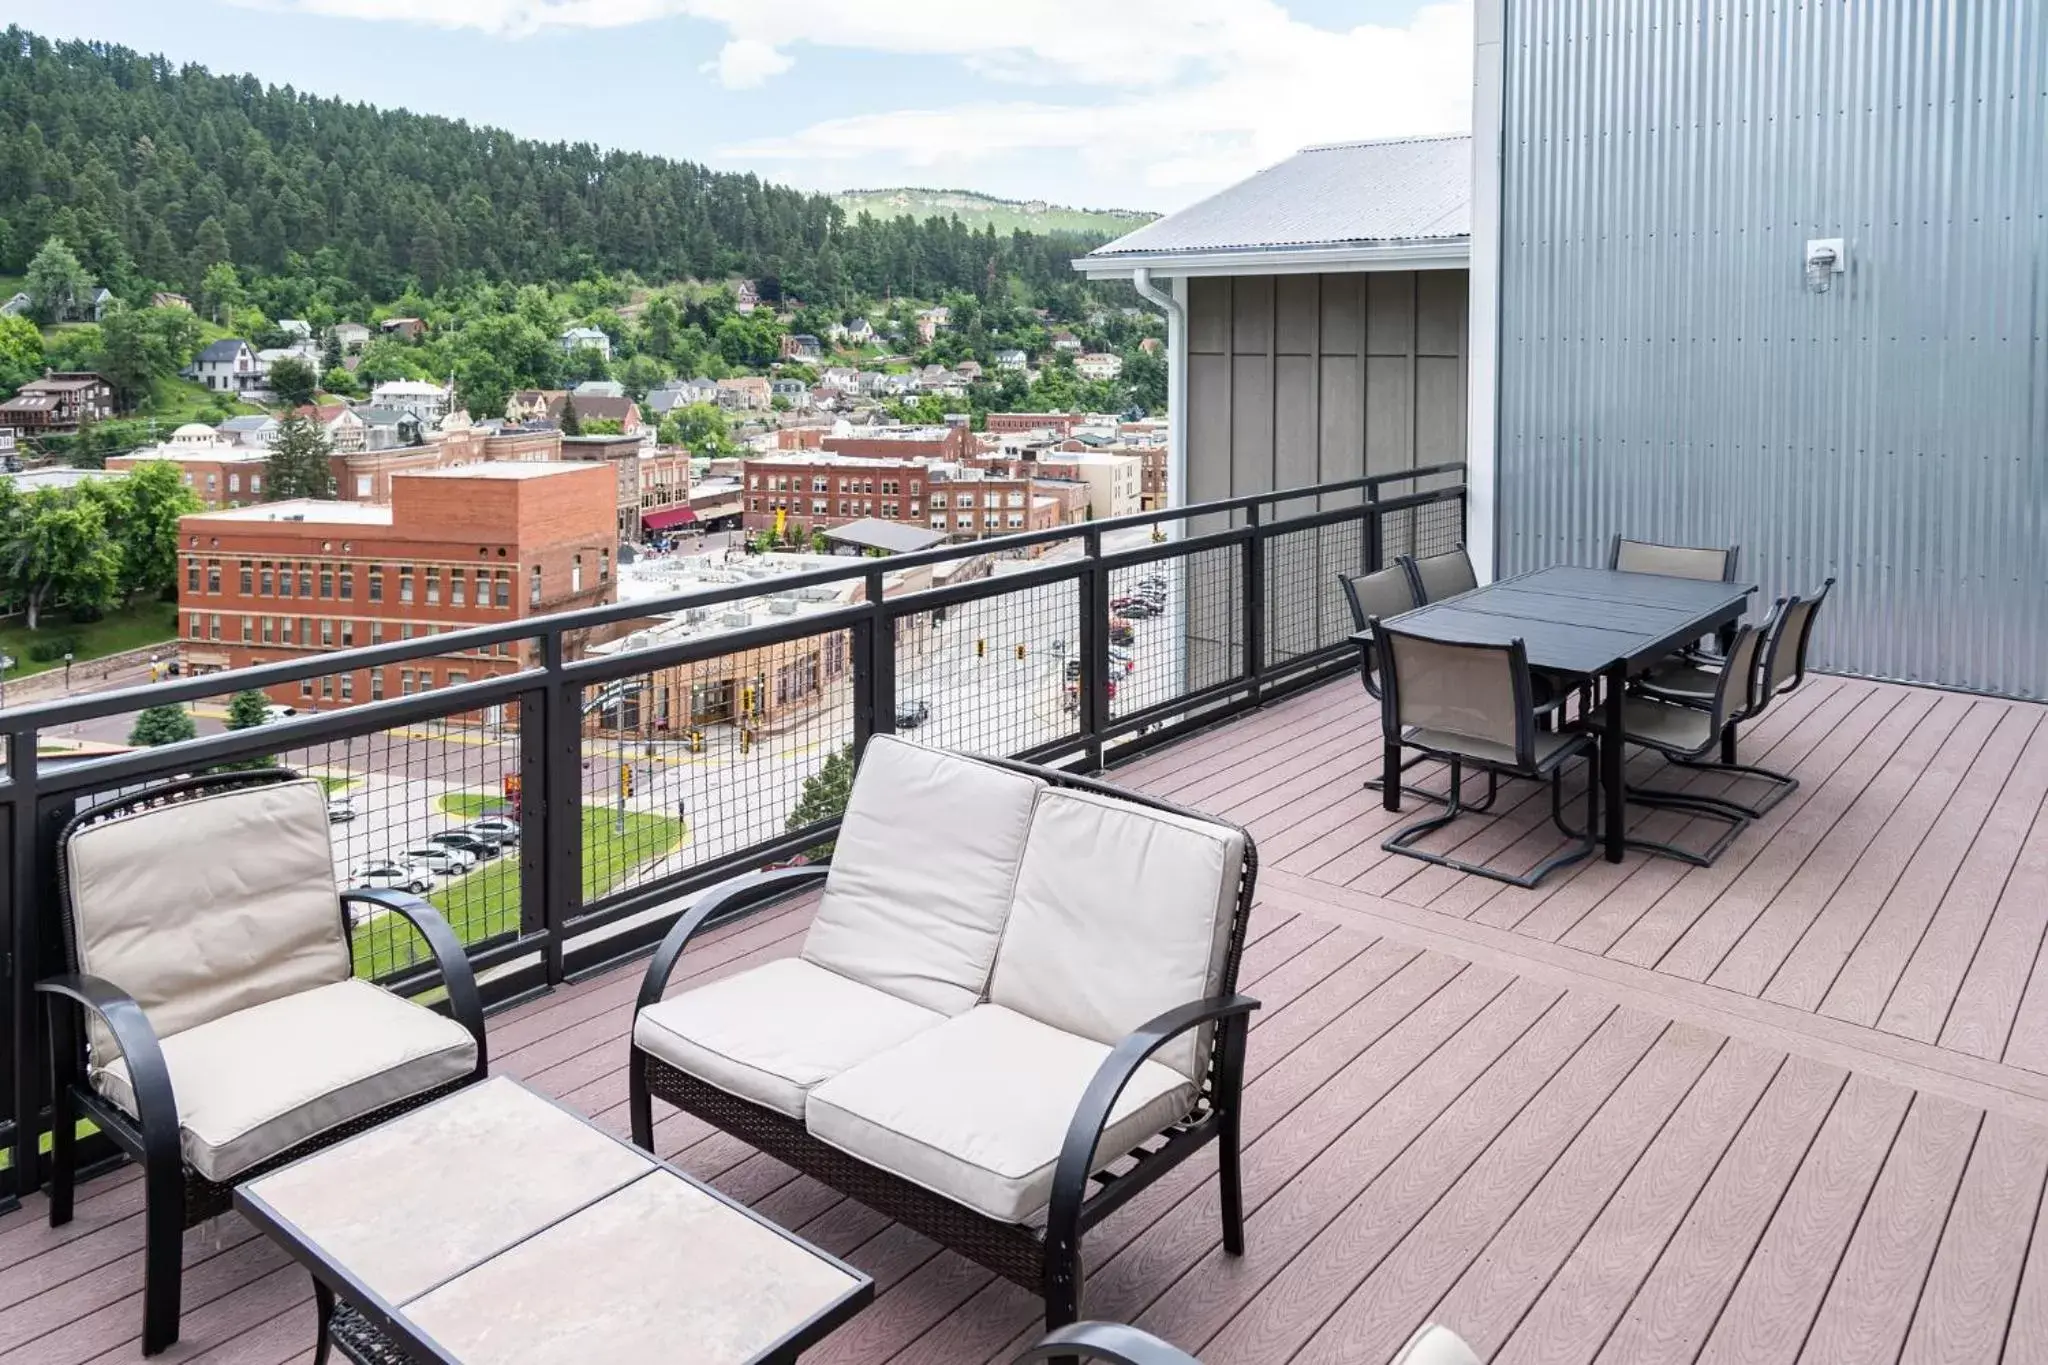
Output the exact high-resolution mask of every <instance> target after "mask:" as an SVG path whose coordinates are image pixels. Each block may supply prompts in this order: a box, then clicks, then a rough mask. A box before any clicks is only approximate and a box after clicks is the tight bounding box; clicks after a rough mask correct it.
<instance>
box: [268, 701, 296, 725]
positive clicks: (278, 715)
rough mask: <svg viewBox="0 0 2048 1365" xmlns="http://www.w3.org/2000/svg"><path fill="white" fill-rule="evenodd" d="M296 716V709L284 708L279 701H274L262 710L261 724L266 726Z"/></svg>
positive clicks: (292, 707)
mask: <svg viewBox="0 0 2048 1365" xmlns="http://www.w3.org/2000/svg"><path fill="white" fill-rule="evenodd" d="M297 714H299V708H298V707H296V706H286V705H285V704H284V703H283V702H281V701H274V702H272V703H270V705H268V706H266V707H264V708H263V723H264V724H265V725H268V724H270V722H272V721H274V720H283V719H284V718H285V717H286V716H296V715H297Z"/></svg>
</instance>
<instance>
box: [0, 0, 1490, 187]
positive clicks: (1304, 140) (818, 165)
mask: <svg viewBox="0 0 2048 1365" xmlns="http://www.w3.org/2000/svg"><path fill="white" fill-rule="evenodd" d="M5 18H6V19H7V20H9V21H11V22H15V23H19V24H21V25H22V26H23V27H25V28H28V29H31V30H33V31H35V32H38V33H41V34H44V35H46V36H48V37H52V38H88V39H97V40H101V41H107V42H115V43H120V44H122V45H124V46H127V47H131V48H135V49H138V50H140V51H143V52H152V53H153V52H161V53H163V54H165V55H166V56H168V57H170V58H171V59H172V60H174V61H180V62H186V61H190V62H198V63H200V64H202V65H204V66H207V67H209V68H211V69H212V70H214V71H218V72H234V73H240V72H250V73H253V74H254V75H256V76H258V77H260V78H261V79H263V80H265V81H268V82H271V83H273V84H279V85H290V86H292V87H294V88H296V89H299V90H303V91H308V92H311V93H315V94H320V95H327V96H340V97H342V98H345V99H350V100H361V101H365V102H368V103H372V104H378V105H387V106H404V107H407V108H411V109H414V110H418V111H421V112H425V113H435V114H445V115H448V116H450V117H454V118H462V119H467V120H469V121H470V122H472V123H480V124H490V125H494V126H500V127H505V128H509V129H511V130H512V131H513V132H515V133H519V134H521V135H523V136H528V137H538V138H546V139H565V140H570V141H587V142H592V143H596V144H598V145H600V146H605V147H621V148H628V149H632V150H636V151H643V152H652V153H658V154H662V155H667V156H674V157H682V158H687V159H689V160H693V161H699V162H703V163H705V164H708V165H711V166H713V167H716V168H718V169H721V170H747V171H754V172H757V173H759V174H760V175H762V176H764V177H766V178H768V179H772V180H777V181H781V182H783V183H787V184H794V185H798V186H801V187H803V188H805V189H813V190H841V189H853V188H881V187H894V186H901V185H922V186H928V187H932V188H939V189H971V190H979V191H981V192H983V193H988V194H995V195H1000V196H1002V197H1005V198H1012V199H1044V200H1048V201H1050V202H1052V203H1056V204H1067V205H1073V206H1077V207H1088V208H1132V209H1148V210H1152V211H1156V212H1167V211H1171V210H1173V209H1175V208H1179V207H1181V206H1183V205H1185V204H1188V203H1192V202H1193V201H1195V200H1196V199H1199V198H1201V197H1202V196H1204V195H1205V194H1208V193H1211V192H1213V191H1215V190H1217V189H1220V188H1222V187H1223V186H1224V185H1228V184H1230V183H1232V182H1233V181H1236V180H1239V179H1242V178H1243V177H1244V176H1246V175H1249V174H1250V173H1252V172H1253V171H1256V170H1258V169H1260V168H1261V167H1264V166H1268V165H1271V164H1273V163H1274V162H1276V161H1279V160H1281V159H1283V158H1285V157H1286V156H1287V155H1288V154H1289V153H1291V152H1293V151H1295V150H1297V149H1299V148H1301V147H1303V146H1307V145H1310V144H1314V143H1321V142H1338V141H1345V140H1349V139H1354V138H1365V137H1388V136H1396V135H1400V134H1404V133H1440V132H1462V131H1464V130H1465V129H1466V128H1467V127H1468V126H1469V125H1470V107H1471V70H1472V56H1471V29H1472V19H1471V0H8V3H7V4H6V6H5Z"/></svg>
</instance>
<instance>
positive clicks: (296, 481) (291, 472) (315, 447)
mask: <svg viewBox="0 0 2048 1365" xmlns="http://www.w3.org/2000/svg"><path fill="white" fill-rule="evenodd" d="M333 453H334V445H333V442H331V441H329V440H328V439H327V432H326V431H325V429H323V428H322V427H321V426H320V424H319V423H317V422H314V421H312V420H310V419H309V418H305V417H301V416H299V415H297V414H296V413H295V414H293V415H292V416H290V417H287V418H285V419H284V421H283V422H281V423H279V424H278V428H277V440H276V441H275V442H273V443H272V445H271V447H270V458H269V459H268V460H266V461H265V462H264V465H263V477H264V482H265V485H266V487H267V488H268V491H269V493H270V497H271V500H272V501H273V502H283V501H284V500H286V499H287V498H331V497H333V496H334V470H333V469H332V468H331V467H330V466H329V465H328V463H327V461H328V457H329V456H331V455H332V454H333Z"/></svg>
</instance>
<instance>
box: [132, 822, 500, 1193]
mask: <svg viewBox="0 0 2048 1365" xmlns="http://www.w3.org/2000/svg"><path fill="white" fill-rule="evenodd" d="M323 818H324V817H323ZM163 1055H164V1067H165V1069H166V1070H168V1071H169V1072H170V1075H171V1092H172V1094H173V1095H175V1096H176V1098H177V1101H178V1125H179V1129H180V1132H179V1140H180V1145H181V1146H182V1147H183V1150H184V1156H185V1160H186V1161H187V1162H188V1163H189V1164H190V1165H191V1166H192V1168H193V1169H194V1170H196V1171H198V1172H199V1174H201V1175H203V1176H205V1177H206V1178H207V1179H209V1180H212V1181H215V1182H219V1183H225V1182H227V1181H229V1180H232V1179H233V1178H234V1177H235V1176H237V1175H239V1174H241V1173H242V1172H243V1171H246V1170H249V1169H251V1168H252V1167H254V1166H256V1165H258V1164H259V1163H261V1162H264V1161H268V1160H269V1159H270V1158H271V1157H274V1156H276V1155H278V1154H279V1153H281V1152H286V1151H289V1150H290V1149H292V1148H293V1147H296V1146H298V1145H299V1144H300V1143H302V1142H305V1141H306V1140H307V1139H309V1138H312V1137H316V1136H318V1135H319V1134H321V1133H324V1132H326V1131H327V1130H328V1129H330V1128H334V1127H337V1126H338V1125H340V1124H343V1123H347V1122H348V1121H350V1120H351V1119H358V1118H362V1117H364V1116H365V1115H368V1114H373V1113H375V1112H376V1111H377V1110H379V1109H382V1108H384V1107H385V1106H387V1105H391V1104H395V1103H397V1102H398V1101H400V1100H403V1099H408V1098H410V1097H412V1096H414V1095H417V1094H419V1093H421V1092H422V1091H426V1090H431V1089H433V1088H434V1087H436V1086H439V1085H444V1084H446V1083H448V1082H450V1081H455V1080H459V1079H461V1078H462V1077H464V1076H466V1075H468V1074H469V1073H470V1072H472V1071H474V1070H475V1069H476V1040H475V1039H474V1038H472V1037H470V1035H469V1031H468V1030H467V1029H465V1028H463V1027H462V1025H460V1024H458V1023H456V1022H455V1021H454V1020H452V1019H447V1018H443V1017H442V1016H441V1015H438V1014H436V1013H434V1012H433V1011H432V1010H430V1009H427V1008H426V1007H425V1006H423V1005H415V1004H413V1003H412V1002H411V1001H409V1000H404V999H401V998H400V997H398V996H396V995H393V994H392V993H391V992H389V991H387V990H384V989H382V988H381V987H378V986H373V985H371V984H370V983H369V982H367V981H356V980H347V981H336V982H333V983H331V984H329V985H325V986H319V987H316V988H314V989H312V990H307V991H301V992H300V993H298V994H296V995H287V996H283V997H280V998H278V999H275V1000H268V1001H265V1002H264V1003H262V1004H260V1005H252V1006H250V1007H249V1008H248V1009H244V1010H238V1011H236V1012H235V1013H233V1014H227V1015H222V1016H220V1017H218V1018H214V1019H210V1020H208V1021H206V1022H205V1023H202V1024H198V1025H195V1026H193V1027H191V1028H188V1029H184V1030H181V1031H180V1032H178V1033H174V1034H172V1035H170V1036H169V1037H167V1038H165V1039H163ZM92 1080H93V1085H94V1087H95V1088H96V1089H98V1090H99V1092H100V1093H101V1094H103V1095H105V1096H106V1097H107V1098H108V1099H109V1100H111V1101H113V1103H115V1104H116V1105H118V1106H120V1107H121V1108H122V1109H124V1110H126V1111H127V1112H128V1113H129V1114H131V1115H132V1114H133V1113H134V1112H135V1097H134V1093H133V1091H132V1090H131V1089H130V1087H129V1082H128V1068H127V1062H126V1061H125V1060H122V1059H117V1060H115V1061H113V1062H112V1063H110V1064H108V1065H106V1066H102V1067H97V1068H95V1069H94V1071H93V1074H92Z"/></svg>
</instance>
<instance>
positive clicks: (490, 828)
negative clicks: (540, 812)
mask: <svg viewBox="0 0 2048 1365" xmlns="http://www.w3.org/2000/svg"><path fill="white" fill-rule="evenodd" d="M463 833H465V834H474V835H475V836H476V837H477V838H479V839H485V840H488V841H489V842H491V843H494V844H498V845H500V846H501V847H502V846H503V845H505V844H516V843H518V842H519V826H518V825H516V824H514V823H513V822H512V821H510V820H507V819H504V818H503V817H501V816H496V815H486V816H484V817H483V818H482V819H481V820H472V821H470V822H469V823H468V824H467V825H465V826H463Z"/></svg>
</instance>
